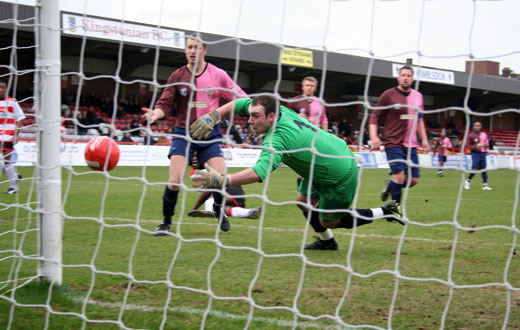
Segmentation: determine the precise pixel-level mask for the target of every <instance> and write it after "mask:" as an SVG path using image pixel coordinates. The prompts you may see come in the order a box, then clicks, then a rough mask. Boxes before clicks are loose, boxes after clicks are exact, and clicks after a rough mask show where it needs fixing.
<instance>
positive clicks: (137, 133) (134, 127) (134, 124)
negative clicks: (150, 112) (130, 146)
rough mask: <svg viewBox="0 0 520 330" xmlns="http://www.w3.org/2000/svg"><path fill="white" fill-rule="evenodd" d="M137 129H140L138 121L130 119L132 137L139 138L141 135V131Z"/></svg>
mask: <svg viewBox="0 0 520 330" xmlns="http://www.w3.org/2000/svg"><path fill="white" fill-rule="evenodd" d="M138 128H141V123H140V122H139V120H138V119H137V118H136V117H135V116H134V118H133V119H132V122H131V123H130V129H131V130H134V131H132V133H131V134H132V136H140V135H141V130H140V129H138Z"/></svg>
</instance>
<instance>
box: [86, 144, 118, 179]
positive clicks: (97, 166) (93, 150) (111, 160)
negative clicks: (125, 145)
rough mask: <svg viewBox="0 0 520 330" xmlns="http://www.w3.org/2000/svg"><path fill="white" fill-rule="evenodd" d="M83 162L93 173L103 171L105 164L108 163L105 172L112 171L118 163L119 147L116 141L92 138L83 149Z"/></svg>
mask: <svg viewBox="0 0 520 330" xmlns="http://www.w3.org/2000/svg"><path fill="white" fill-rule="evenodd" d="M85 161H86V162H87V165H88V167H90V168H91V169H93V170H94V171H103V170H105V163H106V162H108V164H107V168H106V170H107V171H110V170H112V169H113V168H114V167H116V165H117V162H118V161H119V147H118V146H117V143H116V141H114V140H112V139H111V138H109V137H108V136H98V137H95V138H93V139H92V140H90V141H89V142H88V143H87V146H86V147H85Z"/></svg>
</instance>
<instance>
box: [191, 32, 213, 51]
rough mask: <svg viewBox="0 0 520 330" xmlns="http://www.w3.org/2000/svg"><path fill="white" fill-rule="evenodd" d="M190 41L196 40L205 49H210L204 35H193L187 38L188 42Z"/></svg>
mask: <svg viewBox="0 0 520 330" xmlns="http://www.w3.org/2000/svg"><path fill="white" fill-rule="evenodd" d="M188 39H191V40H196V41H197V42H199V43H200V45H201V46H202V48H204V49H206V48H208V46H207V45H206V37H205V36H204V35H203V34H202V33H199V34H197V33H191V34H189V35H187V36H186V40H188Z"/></svg>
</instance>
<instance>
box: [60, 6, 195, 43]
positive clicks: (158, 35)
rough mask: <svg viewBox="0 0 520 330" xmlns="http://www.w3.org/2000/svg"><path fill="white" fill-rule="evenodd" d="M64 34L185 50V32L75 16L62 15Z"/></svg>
mask: <svg viewBox="0 0 520 330" xmlns="http://www.w3.org/2000/svg"><path fill="white" fill-rule="evenodd" d="M61 19H62V27H63V33H64V34H69V35H75V36H80V37H83V36H87V37H92V38H99V39H107V40H114V41H121V40H123V41H126V42H133V43H136V44H144V45H149V46H157V45H159V46H161V47H170V48H181V49H184V44H185V40H184V38H185V35H184V32H183V31H179V30H173V29H167V28H158V27H153V26H147V25H142V24H132V23H125V22H122V21H112V20H107V19H101V18H93V17H85V16H79V15H73V14H61Z"/></svg>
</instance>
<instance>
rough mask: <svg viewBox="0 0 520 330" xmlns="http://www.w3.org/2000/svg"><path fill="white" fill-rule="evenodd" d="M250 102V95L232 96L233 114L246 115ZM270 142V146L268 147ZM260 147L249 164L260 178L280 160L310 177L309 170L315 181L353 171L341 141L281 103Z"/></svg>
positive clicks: (351, 159)
mask: <svg viewBox="0 0 520 330" xmlns="http://www.w3.org/2000/svg"><path fill="white" fill-rule="evenodd" d="M251 102H252V99H238V100H236V101H235V112H236V114H238V115H242V116H249V106H250V104H251ZM271 145H272V149H274V150H269V149H270V148H271ZM262 147H263V150H262V153H261V154H260V158H259V159H258V161H257V162H256V164H255V166H253V170H255V172H256V173H257V174H258V176H259V177H260V179H261V180H262V181H263V180H264V179H265V178H266V177H267V174H268V173H269V172H272V171H274V170H275V169H276V168H277V167H278V166H279V165H280V163H282V162H283V163H284V164H285V165H287V166H289V167H290V168H292V169H293V170H294V171H295V172H296V173H298V174H299V175H300V176H302V177H303V178H305V179H310V175H311V173H312V175H313V177H312V182H313V183H318V184H324V185H330V184H335V183H337V182H338V181H340V180H342V179H344V178H345V177H347V176H350V175H357V164H356V160H355V156H354V154H353V153H352V151H351V150H350V149H349V147H348V146H347V144H346V143H345V141H343V140H341V139H340V138H338V137H337V136H335V135H332V134H330V133H328V132H326V131H324V130H322V129H320V128H318V127H316V126H314V125H313V124H311V123H310V122H309V121H308V120H306V119H304V118H301V117H300V116H299V115H298V114H297V113H296V112H294V111H292V110H291V109H288V108H286V107H284V106H280V117H279V120H278V121H277V122H276V123H275V125H273V127H271V128H270V129H269V131H267V133H266V136H265V138H264V142H263V144H262ZM313 151H314V152H313Z"/></svg>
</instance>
